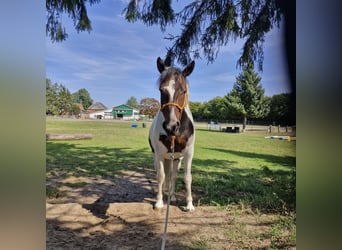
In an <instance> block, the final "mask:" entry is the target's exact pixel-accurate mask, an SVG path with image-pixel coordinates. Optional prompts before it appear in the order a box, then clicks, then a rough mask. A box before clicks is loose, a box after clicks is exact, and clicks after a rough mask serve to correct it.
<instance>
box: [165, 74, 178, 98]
mask: <svg viewBox="0 0 342 250" xmlns="http://www.w3.org/2000/svg"><path fill="white" fill-rule="evenodd" d="M175 85H176V82H175V80H173V79H171V80H170V81H169V85H167V87H165V89H166V90H167V91H168V92H169V95H170V100H169V102H173V96H174V95H175V90H176V86H175Z"/></svg>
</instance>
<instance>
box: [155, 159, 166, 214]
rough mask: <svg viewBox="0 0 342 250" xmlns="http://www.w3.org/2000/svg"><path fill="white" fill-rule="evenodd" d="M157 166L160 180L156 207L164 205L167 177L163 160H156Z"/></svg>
mask: <svg viewBox="0 0 342 250" xmlns="http://www.w3.org/2000/svg"><path fill="white" fill-rule="evenodd" d="M155 167H156V169H157V181H158V193H157V202H156V204H155V208H158V209H159V208H162V207H163V206H164V202H163V183H164V179H165V172H164V164H163V162H162V161H155Z"/></svg>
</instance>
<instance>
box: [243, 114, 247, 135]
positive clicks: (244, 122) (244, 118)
mask: <svg viewBox="0 0 342 250" xmlns="http://www.w3.org/2000/svg"><path fill="white" fill-rule="evenodd" d="M246 125H247V115H243V123H242V133H244V132H245V130H246Z"/></svg>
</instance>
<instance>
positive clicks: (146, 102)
mask: <svg viewBox="0 0 342 250" xmlns="http://www.w3.org/2000/svg"><path fill="white" fill-rule="evenodd" d="M159 108H160V104H159V102H158V101H157V100H156V99H154V98H143V99H141V101H140V105H139V110H140V114H142V115H149V116H155V115H156V114H157V112H158V110H159Z"/></svg>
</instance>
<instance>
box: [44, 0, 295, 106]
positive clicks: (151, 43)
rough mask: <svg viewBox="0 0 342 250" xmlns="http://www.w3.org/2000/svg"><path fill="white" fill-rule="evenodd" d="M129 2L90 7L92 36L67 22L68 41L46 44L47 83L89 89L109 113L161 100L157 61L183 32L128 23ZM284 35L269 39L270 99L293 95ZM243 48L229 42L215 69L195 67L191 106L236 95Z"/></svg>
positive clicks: (202, 63) (265, 79)
mask: <svg viewBox="0 0 342 250" xmlns="http://www.w3.org/2000/svg"><path fill="white" fill-rule="evenodd" d="M125 2H127V1H124V0H121V1H120V0H102V1H101V3H100V4H96V5H93V6H91V7H88V16H89V18H90V20H91V21H92V27H93V30H92V31H91V32H90V33H88V32H80V33H77V32H76V31H75V30H74V28H73V25H72V21H71V20H69V18H67V16H63V22H64V24H65V26H66V29H67V32H68V35H69V36H68V38H67V40H66V41H64V42H61V43H52V42H51V41H50V39H49V38H48V37H47V38H46V77H47V78H49V79H50V80H51V81H52V82H53V83H55V82H57V83H62V84H63V85H65V86H66V87H67V88H68V89H69V90H70V91H71V92H72V93H73V92H76V91H77V90H79V89H81V88H86V89H87V90H88V92H89V93H90V96H91V97H92V99H93V100H94V102H96V101H99V102H102V103H103V104H105V105H106V106H107V107H109V108H111V107H114V106H118V105H120V104H123V103H126V101H127V100H128V99H129V98H130V97H131V96H134V97H135V98H137V100H138V102H139V101H140V100H141V99H142V98H145V97H153V98H155V99H157V100H159V91H158V88H157V79H158V76H159V72H158V70H157V67H156V59H157V57H158V56H160V57H161V58H164V56H165V52H166V47H168V46H170V45H171V43H170V42H169V41H168V40H165V39H164V37H165V36H167V34H169V33H171V34H177V31H178V29H177V27H171V28H168V29H167V30H166V31H165V33H162V32H161V31H160V29H159V27H158V26H150V27H147V26H145V25H144V24H143V23H141V22H135V23H128V22H127V21H126V20H125V19H124V18H123V17H122V16H121V12H122V10H123V8H124V7H125V6H126V3H125ZM182 2H183V1H182ZM281 32H282V30H281V29H278V28H274V29H273V30H272V31H270V32H269V33H268V34H267V35H266V38H265V43H264V64H263V72H259V75H260V76H261V77H262V80H261V84H262V86H263V87H264V88H265V94H266V95H267V96H272V95H274V94H279V93H289V92H290V84H289V79H288V76H287V71H286V65H285V60H284V53H283V43H282V42H283V41H282V37H281V34H282V33H281ZM241 48H242V41H236V42H235V43H234V42H230V43H228V45H227V46H225V47H222V48H221V49H220V52H219V55H218V57H217V59H216V60H215V62H214V63H212V64H207V61H206V60H205V59H204V58H203V59H202V60H197V61H196V66H195V69H194V71H193V73H192V74H191V75H190V76H189V77H188V81H189V88H190V93H189V99H190V101H200V102H206V101H209V100H211V99H213V98H214V97H216V96H224V95H225V94H227V93H228V92H229V91H230V90H231V89H232V87H233V84H234V82H235V78H236V76H237V75H238V74H239V73H240V72H241V70H240V69H239V68H236V62H237V60H238V58H239V56H240V54H241ZM176 66H180V65H176Z"/></svg>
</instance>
